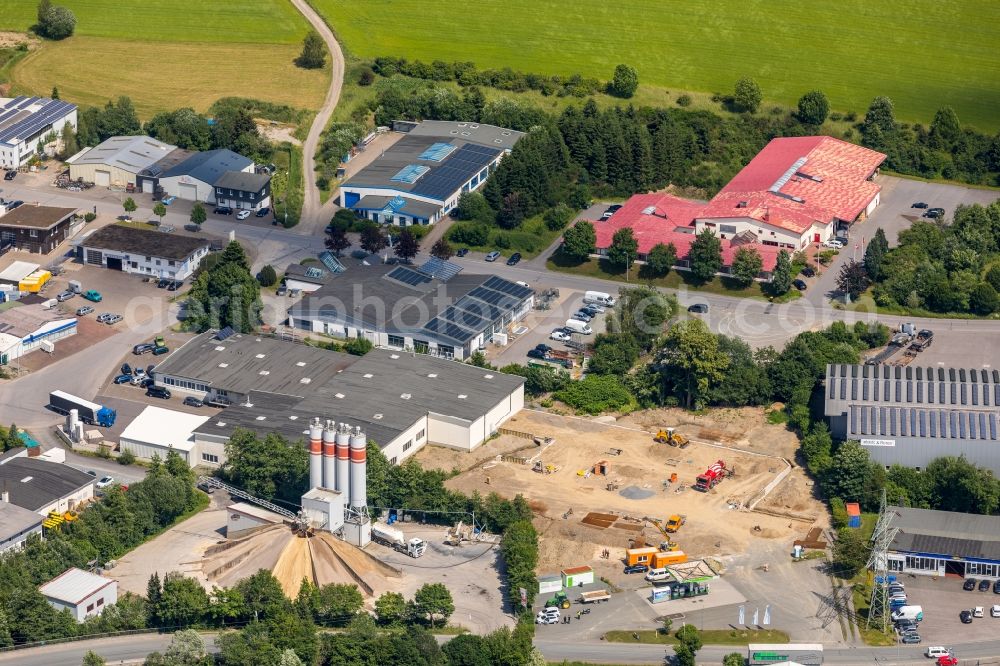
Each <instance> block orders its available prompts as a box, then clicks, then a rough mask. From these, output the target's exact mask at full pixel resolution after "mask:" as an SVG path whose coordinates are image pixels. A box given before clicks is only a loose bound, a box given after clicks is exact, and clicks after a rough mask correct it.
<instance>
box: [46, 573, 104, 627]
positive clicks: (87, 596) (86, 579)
mask: <svg viewBox="0 0 1000 666" xmlns="http://www.w3.org/2000/svg"><path fill="white" fill-rule="evenodd" d="M38 591H39V592H41V593H42V596H43V597H45V600H46V601H47V602H49V605H50V606H52V607H53V608H55V609H56V610H60V611H61V610H63V609H65V610H68V611H69V612H70V615H72V616H73V619H74V620H76V621H77V622H83V621H84V620H86V619H87V618H88V617H94V616H96V615H100V614H101V613H102V612H103V611H104V609H105V608H107V607H108V606H111V605H112V604H115V603H118V581H116V580H114V579H112V578H105V577H104V576H98V575H97V574H94V573H90V572H89V571H84V570H83V569H77V568H72V569H67V570H66V571H64V572H63V573H61V574H59V575H58V576H56V577H55V578H53V579H52V580H50V581H49V582H47V583H45V584H44V585H42V586H41V587H39V588H38Z"/></svg>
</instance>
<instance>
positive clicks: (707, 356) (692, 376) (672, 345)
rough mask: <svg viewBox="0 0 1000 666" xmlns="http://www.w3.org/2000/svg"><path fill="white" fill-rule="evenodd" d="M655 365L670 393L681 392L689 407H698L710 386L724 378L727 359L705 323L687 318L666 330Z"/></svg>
mask: <svg viewBox="0 0 1000 666" xmlns="http://www.w3.org/2000/svg"><path fill="white" fill-rule="evenodd" d="M657 365H658V367H659V370H660V373H661V374H662V376H663V380H664V382H666V384H667V385H668V387H669V389H670V391H669V393H674V394H678V395H680V396H681V397H682V398H683V404H684V405H685V406H686V407H687V408H688V409H691V408H698V407H701V406H702V405H703V404H704V402H705V399H706V397H707V396H708V393H709V391H710V390H711V388H712V386H714V385H715V384H716V383H717V382H719V381H721V380H722V379H723V378H724V377H725V371H726V368H728V367H729V358H728V357H727V356H726V355H725V354H723V353H722V352H721V351H720V350H719V341H718V338H716V337H715V334H713V333H712V332H711V331H710V330H708V327H707V326H706V325H705V322H703V321H702V320H700V319H689V320H686V321H682V322H680V323H678V324H675V325H673V326H671V327H670V330H669V331H667V335H666V337H665V339H664V342H663V347H662V348H661V350H660V353H659V355H658V357H657Z"/></svg>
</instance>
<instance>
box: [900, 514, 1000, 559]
mask: <svg viewBox="0 0 1000 666" xmlns="http://www.w3.org/2000/svg"><path fill="white" fill-rule="evenodd" d="M889 513H890V514H891V515H892V526H893V527H896V528H899V533H898V534H897V535H896V538H895V539H894V540H893V542H892V549H893V550H898V551H907V552H919V553H936V554H940V555H951V556H956V557H973V558H979V559H988V560H1000V516H980V515H976V514H971V513H958V512H955V511H934V510H931V509H914V508H910V507H899V506H893V507H889Z"/></svg>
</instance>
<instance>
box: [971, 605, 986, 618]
mask: <svg viewBox="0 0 1000 666" xmlns="http://www.w3.org/2000/svg"><path fill="white" fill-rule="evenodd" d="M984 615H985V613H984V612H983V607H982V606H976V607H975V608H973V609H972V617H983V616H984Z"/></svg>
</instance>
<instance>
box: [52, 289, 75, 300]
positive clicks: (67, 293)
mask: <svg viewBox="0 0 1000 666" xmlns="http://www.w3.org/2000/svg"><path fill="white" fill-rule="evenodd" d="M74 296H76V294H74V293H73V292H72V291H61V292H59V295H57V296H56V300H57V301H59V302H60V303H65V302H66V301H68V300H69V299H71V298H73V297H74Z"/></svg>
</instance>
